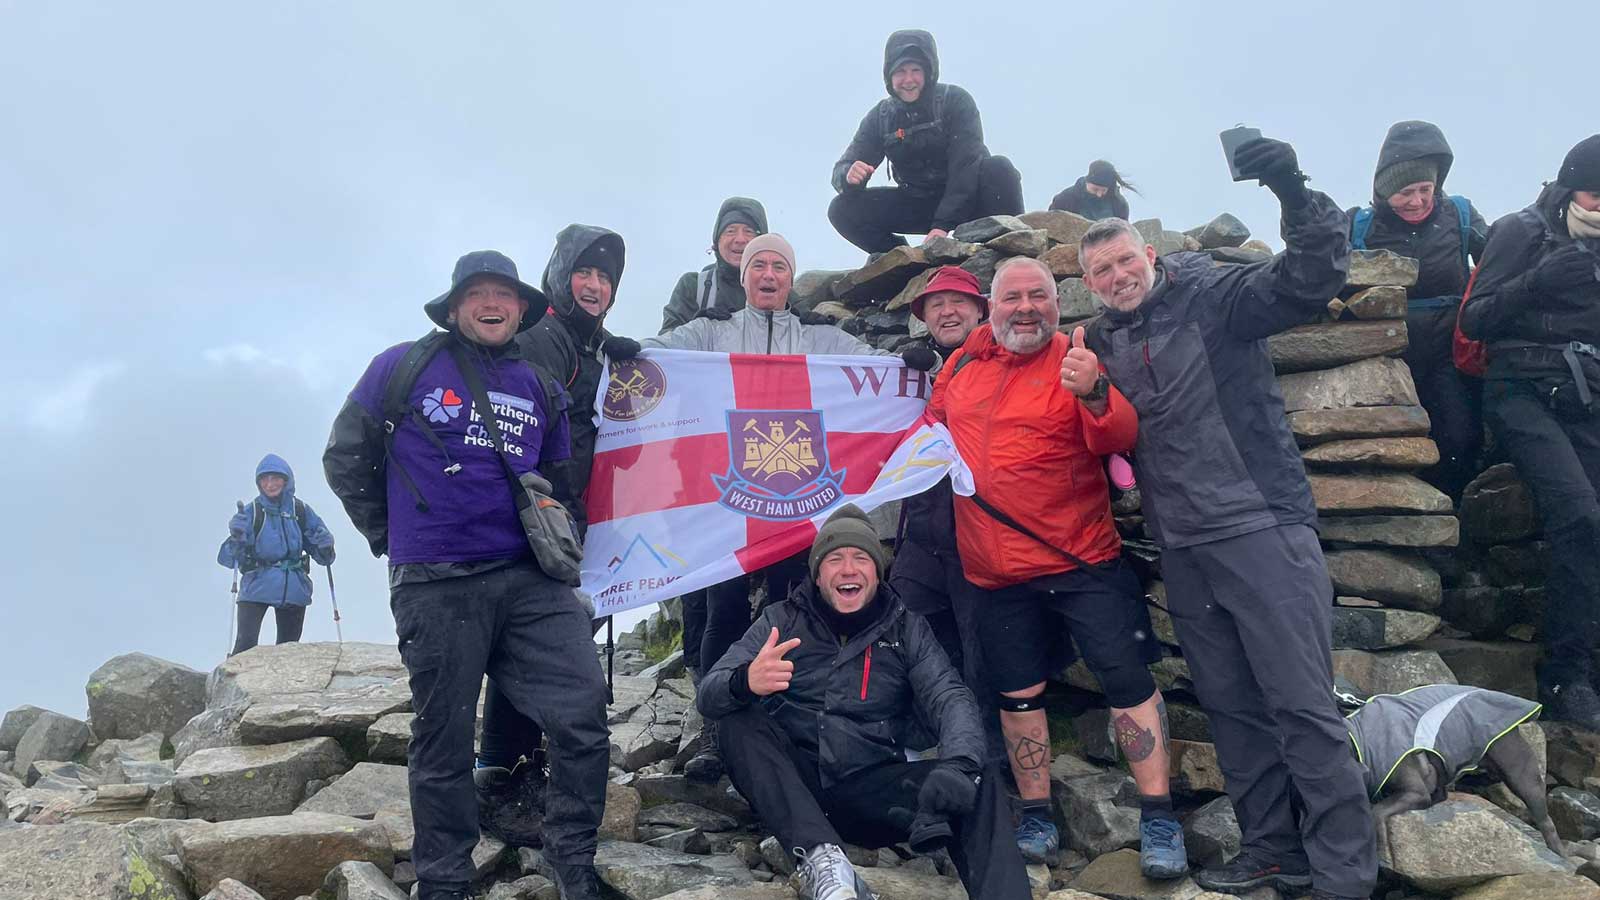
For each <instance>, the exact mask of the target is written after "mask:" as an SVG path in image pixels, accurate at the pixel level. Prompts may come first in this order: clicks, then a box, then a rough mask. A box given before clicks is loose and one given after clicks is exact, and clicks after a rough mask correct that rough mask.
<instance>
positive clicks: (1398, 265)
mask: <svg viewBox="0 0 1600 900" xmlns="http://www.w3.org/2000/svg"><path fill="white" fill-rule="evenodd" d="M1419 271H1420V267H1419V266H1418V264H1417V261H1416V260H1414V259H1411V258H1410V257H1407V256H1401V255H1399V254H1397V253H1394V252H1393V251H1390V250H1353V251H1351V253H1350V275H1349V277H1348V278H1347V279H1346V280H1345V286H1346V287H1347V288H1366V287H1375V286H1377V285H1382V284H1386V285H1394V286H1396V287H1411V286H1412V285H1414V284H1416V283H1417V273H1418V272H1419Z"/></svg>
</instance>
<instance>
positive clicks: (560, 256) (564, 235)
mask: <svg viewBox="0 0 1600 900" xmlns="http://www.w3.org/2000/svg"><path fill="white" fill-rule="evenodd" d="M599 241H606V242H607V243H609V244H610V246H609V248H608V249H609V250H610V251H611V252H612V253H614V254H616V258H617V277H616V280H615V281H613V282H612V284H611V306H609V307H606V312H610V311H611V309H612V307H614V306H616V303H617V294H618V293H620V292H621V290H622V269H623V265H624V261H625V258H626V254H625V249H624V247H623V244H622V235H620V234H617V233H616V232H615V231H612V230H611V229H609V228H601V227H599V226H598V225H568V226H567V227H565V228H563V229H561V233H560V234H557V235H556V247H555V249H554V250H552V251H551V252H550V262H549V264H547V265H546V266H545V267H544V279H543V281H541V282H540V284H541V285H542V287H541V290H543V291H544V294H545V296H546V297H549V298H550V308H551V309H553V310H555V313H556V315H557V316H558V317H560V319H561V321H563V322H565V323H566V324H567V326H568V327H569V328H571V329H572V330H573V331H574V332H576V333H577V334H578V336H579V337H581V338H582V339H583V340H585V341H587V340H589V339H590V338H591V337H593V336H594V335H595V334H596V333H597V332H599V330H600V326H601V325H602V324H603V323H604V322H605V314H604V313H602V314H601V315H600V316H599V317H598V318H596V317H594V316H591V315H589V314H588V313H587V312H584V310H583V307H581V306H579V305H578V302H577V301H576V300H574V299H573V298H572V270H573V269H574V268H576V267H577V262H578V259H579V257H581V256H583V253H584V251H585V250H588V249H589V247H590V245H592V244H595V243H596V242H599Z"/></svg>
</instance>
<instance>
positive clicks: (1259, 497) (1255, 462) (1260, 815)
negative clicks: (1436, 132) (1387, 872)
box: [1062, 139, 1377, 898]
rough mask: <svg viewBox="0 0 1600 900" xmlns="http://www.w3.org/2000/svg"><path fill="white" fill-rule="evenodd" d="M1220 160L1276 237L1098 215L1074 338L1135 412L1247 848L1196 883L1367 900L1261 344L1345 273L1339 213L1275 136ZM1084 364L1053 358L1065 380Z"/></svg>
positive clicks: (1295, 495)
mask: <svg viewBox="0 0 1600 900" xmlns="http://www.w3.org/2000/svg"><path fill="white" fill-rule="evenodd" d="M1233 162H1234V164H1235V168H1236V169H1237V170H1238V172H1239V173H1240V174H1241V175H1242V176H1243V177H1247V178H1254V179H1257V180H1259V181H1260V182H1261V184H1263V185H1264V186H1266V187H1268V188H1270V189H1271V190H1272V192H1273V193H1274V194H1276V195H1277V197H1278V200H1279V202H1280V203H1281V204H1282V207H1283V239H1284V244H1285V248H1284V252H1283V253H1281V254H1279V255H1278V256H1277V257H1275V258H1274V259H1272V260H1271V261H1269V262H1262V263H1257V264H1254V265H1246V266H1223V267H1220V268H1219V267H1217V266H1215V265H1213V262H1212V260H1211V258H1210V257H1209V256H1206V255H1204V254H1201V253H1174V254H1172V255H1170V256H1164V257H1160V258H1157V256H1156V251H1155V248H1154V247H1151V246H1150V245H1149V244H1147V243H1146V242H1145V240H1144V238H1142V237H1141V236H1140V235H1139V232H1138V231H1136V230H1135V229H1134V228H1133V226H1131V225H1129V224H1128V223H1127V222H1126V221H1125V220H1122V219H1105V220H1103V221H1101V222H1098V223H1096V224H1095V225H1094V226H1093V227H1092V228H1090V229H1089V231H1088V232H1087V233H1086V234H1085V235H1084V237H1083V241H1082V243H1081V257H1082V260H1083V270H1084V283H1085V285H1086V286H1087V287H1088V288H1089V289H1090V290H1091V291H1093V292H1094V293H1095V295H1096V296H1098V297H1099V298H1100V300H1101V301H1102V302H1103V303H1105V305H1106V306H1107V307H1108V310H1107V311H1106V314H1105V315H1104V316H1103V317H1102V318H1101V319H1100V320H1099V321H1098V322H1097V323H1096V324H1095V326H1093V327H1092V328H1090V330H1089V333H1088V343H1089V346H1090V348H1092V349H1093V350H1094V352H1095V353H1096V354H1098V356H1099V358H1100V360H1101V361H1102V362H1103V363H1104V365H1105V369H1106V372H1107V373H1108V374H1109V375H1110V379H1111V382H1112V384H1115V385H1116V386H1117V388H1118V389H1119V390H1121V391H1122V394H1123V396H1125V397H1126V398H1127V402H1129V403H1131V404H1132V405H1133V408H1134V409H1136V410H1138V413H1139V442H1138V447H1137V450H1138V453H1137V456H1136V464H1137V467H1138V475H1139V490H1140V493H1141V495H1142V497H1143V501H1144V514H1145V516H1146V524H1147V525H1148V526H1149V527H1150V529H1151V532H1152V534H1153V535H1154V537H1155V539H1156V541H1157V542H1158V543H1159V544H1160V545H1161V551H1162V552H1161V573H1162V576H1163V578H1164V580H1165V582H1166V587H1167V602H1168V609H1169V611H1170V612H1171V613H1172V619H1173V622H1174V624H1175V625H1176V628H1177V633H1178V643H1179V645H1180V646H1181V647H1182V648H1183V658H1184V660H1185V661H1186V662H1187V663H1188V665H1189V671H1190V673H1191V675H1192V677H1193V679H1194V685H1195V690H1196V692H1197V693H1198V694H1199V696H1200V703H1201V705H1202V706H1203V707H1204V708H1205V711H1206V713H1207V715H1208V716H1209V717H1210V722H1211V733H1212V736H1213V739H1214V740H1215V741H1216V745H1217V756H1218V761H1219V762H1220V764H1221V766H1222V771H1223V775H1224V776H1225V778H1226V781H1227V787H1228V797H1229V798H1230V799H1231V800H1232V801H1233V808H1234V812H1235V813H1236V814H1237V815H1238V817H1239V828H1240V830H1241V831H1242V832H1243V852H1241V853H1240V854H1239V855H1238V856H1237V857H1235V858H1234V859H1233V860H1232V861H1231V862H1229V863H1227V864H1225V865H1222V866H1217V867H1213V868H1209V869H1206V870H1204V871H1202V872H1200V873H1199V875H1197V876H1196V879H1195V880H1196V881H1198V882H1199V884H1200V885H1201V886H1202V887H1204V888H1206V889H1207V890H1213V891H1222V892H1225V893H1244V892H1246V891H1249V890H1251V889H1253V888H1255V887H1258V886H1261V885H1272V886H1274V887H1277V888H1280V889H1284V890H1287V891H1296V890H1304V889H1305V888H1306V887H1309V886H1315V894H1314V896H1316V897H1323V898H1339V897H1367V896H1368V895H1370V894H1371V893H1372V886H1373V882H1374V880H1375V878H1376V876H1377V858H1376V855H1375V852H1374V843H1373V828H1372V814H1371V810H1370V808H1369V806H1368V804H1367V798H1366V791H1365V788H1364V787H1363V783H1362V778H1361V772H1360V769H1359V768H1358V766H1357V765H1356V761H1355V759H1354V757H1353V756H1352V755H1351V753H1350V745H1349V736H1348V734H1347V733H1346V731H1345V727H1344V721H1343V719H1342V718H1341V717H1340V715H1339V710H1338V708H1337V707H1336V706H1335V705H1334V699H1333V694H1332V692H1330V691H1329V690H1328V685H1329V684H1331V683H1332V681H1333V672H1332V668H1333V661H1332V649H1331V643H1332V624H1331V619H1332V609H1333V595H1332V594H1333V592H1332V587H1331V583H1330V581H1329V579H1328V569H1327V565H1326V564H1325V563H1324V561H1323V558H1322V547H1321V545H1320V544H1318V542H1317V532H1316V529H1315V527H1314V526H1315V524H1316V520H1317V507H1316V504H1315V503H1314V502H1313V500H1312V497H1311V487H1310V484H1309V483H1308V482H1307V480H1306V473H1305V466H1304V464H1303V463H1302V462H1301V460H1300V451H1299V449H1298V448H1297V447H1296V446H1295V440H1294V435H1293V434H1292V433H1291V432H1290V430H1289V423H1288V419H1287V418H1286V417H1285V415H1284V410H1283V396H1282V394H1280V393H1279V392H1278V385H1277V381H1276V379H1275V378H1274V375H1273V369H1272V358H1271V355H1270V353H1269V352H1268V348H1267V337H1268V336H1269V335H1272V334H1276V333H1277V332H1280V331H1283V330H1284V329H1286V328H1289V327H1290V326H1293V325H1299V324H1303V323H1305V322H1308V321H1310V320H1312V319H1314V318H1315V317H1317V316H1318V315H1321V314H1325V313H1326V312H1327V304H1328V300H1329V299H1330V298H1332V297H1334V296H1335V295H1337V294H1338V293H1339V290H1340V289H1341V288H1343V287H1344V283H1345V276H1346V273H1347V272H1348V270H1349V263H1350V240H1349V234H1350V222H1349V219H1348V218H1347V217H1346V216H1345V214H1344V213H1343V212H1341V211H1340V210H1339V207H1338V206H1337V205H1335V204H1334V202H1333V201H1332V200H1331V199H1329V198H1328V196H1327V195H1326V194H1322V193H1319V192H1315V191H1310V190H1307V189H1306V186H1305V176H1304V175H1303V174H1301V172H1300V170H1299V163H1298V161H1297V159H1296V157H1295V152H1294V148H1292V147H1290V146H1289V145H1288V144H1285V143H1283V142H1282V141H1274V140H1268V139H1257V140H1255V141H1251V142H1249V143H1246V144H1244V145H1242V146H1240V147H1238V148H1237V150H1236V151H1235V154H1234V159H1233ZM1092 377H1093V374H1092V373H1090V372H1088V371H1084V370H1081V369H1080V370H1079V371H1077V372H1072V371H1066V370H1064V371H1063V372H1062V378H1063V379H1064V380H1066V381H1068V382H1069V383H1071V384H1082V383H1083V382H1084V381H1086V380H1088V379H1090V378H1092ZM1293 795H1298V802H1299V805H1300V813H1299V815H1296V810H1295V809H1294V803H1292V802H1291V800H1290V797H1291V796H1293Z"/></svg>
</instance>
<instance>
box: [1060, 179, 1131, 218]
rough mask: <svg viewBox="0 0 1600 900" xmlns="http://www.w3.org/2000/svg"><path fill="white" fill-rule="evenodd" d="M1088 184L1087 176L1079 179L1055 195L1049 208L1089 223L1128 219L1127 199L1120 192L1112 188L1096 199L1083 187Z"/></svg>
mask: <svg viewBox="0 0 1600 900" xmlns="http://www.w3.org/2000/svg"><path fill="white" fill-rule="evenodd" d="M1088 183H1089V176H1087V175H1085V176H1083V177H1081V178H1079V179H1078V180H1077V181H1075V182H1073V184H1072V187H1069V188H1067V189H1066V190H1064V191H1062V192H1061V193H1059V194H1057V195H1056V196H1055V199H1053V200H1051V201H1050V208H1051V209H1059V210H1065V211H1066V212H1069V213H1077V214H1078V215H1080V216H1083V217H1084V218H1085V219H1088V220H1089V221H1091V222H1097V221H1099V220H1101V219H1111V218H1117V219H1126V218H1128V198H1127V197H1124V196H1122V192H1121V191H1120V190H1117V189H1116V188H1112V189H1111V190H1109V191H1106V195H1105V196H1104V197H1096V196H1095V195H1093V194H1091V193H1089V189H1088V188H1087V187H1086V186H1085V185H1087V184H1088Z"/></svg>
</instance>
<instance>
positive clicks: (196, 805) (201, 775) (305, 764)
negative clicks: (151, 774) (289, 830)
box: [174, 737, 350, 821]
mask: <svg viewBox="0 0 1600 900" xmlns="http://www.w3.org/2000/svg"><path fill="white" fill-rule="evenodd" d="M349 768H350V760H349V758H347V757H346V756H345V754H344V751H343V750H341V749H340V747H339V744H338V742H336V741H334V740H333V739H332V738H325V737H324V738H308V739H306V740H302V741H290V742H288V743H283V744H271V745H268V746H264V747H213V748H211V749H209V750H201V751H200V752H198V753H195V754H194V755H192V756H190V757H189V758H188V759H186V760H184V762H183V765H182V766H180V767H179V768H178V773H177V779H176V781H175V782H174V785H175V786H176V788H177V791H178V798H179V799H180V800H182V801H183V803H184V805H185V806H187V807H188V808H189V813H190V815H191V816H193V817H195V818H197V819H208V820H211V821H224V820H228V819H250V818H256V817H258V816H281V815H287V814H288V813H291V812H293V811H294V809H295V807H296V806H298V805H299V804H300V801H301V799H302V798H304V797H305V791H306V783H307V782H310V781H312V780H322V779H328V778H332V777H334V776H335V775H340V774H343V773H344V772H345V771H346V770H347V769H349Z"/></svg>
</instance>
